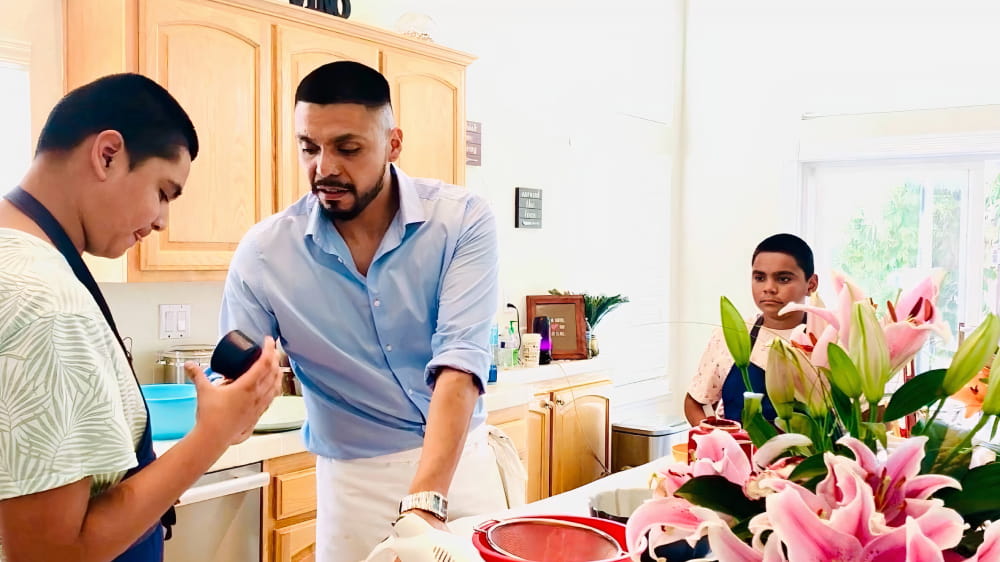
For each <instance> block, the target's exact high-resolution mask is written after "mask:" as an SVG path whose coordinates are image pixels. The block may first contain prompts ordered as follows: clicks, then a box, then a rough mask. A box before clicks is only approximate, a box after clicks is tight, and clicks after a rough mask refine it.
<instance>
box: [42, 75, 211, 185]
mask: <svg viewBox="0 0 1000 562" xmlns="http://www.w3.org/2000/svg"><path fill="white" fill-rule="evenodd" d="M108 130H111V131H118V132H119V133H121V135H122V138H123V139H124V140H125V150H126V151H128V156H129V168H130V169H133V168H135V167H136V166H138V165H139V164H141V163H142V162H144V161H145V160H147V159H149V158H154V157H155V158H163V159H166V160H174V159H175V158H177V156H178V151H179V150H180V149H181V147H184V148H186V149H187V151H188V154H190V155H191V160H194V159H195V157H196V156H198V135H197V134H196V133H195V131H194V125H193V124H192V123H191V118H190V117H188V114H187V113H186V112H185V111H184V108H182V107H181V105H180V104H179V103H177V100H176V99H174V97H173V96H171V95H170V93H169V92H167V90H165V89H164V88H163V86H160V85H159V84H157V83H156V82H154V81H152V80H150V79H149V78H147V77H145V76H142V75H140V74H130V73H129V74H112V75H110V76H105V77H103V78H98V79H97V80H94V81H93V82H91V83H89V84H85V85H83V86H80V87H79V88H77V89H75V90H73V91H71V92H70V93H68V94H66V95H65V96H63V98H62V99H61V100H59V103H57V104H56V106H55V107H54V108H53V109H52V112H51V113H49V118H48V119H47V120H46V121H45V126H44V127H42V132H41V134H40V135H39V136H38V146H37V147H36V148H35V154H36V155H38V154H42V153H44V152H63V151H69V150H72V149H73V148H74V147H76V146H77V145H79V144H80V143H81V142H83V140H84V139H86V138H87V137H89V136H90V135H94V134H97V133H100V132H101V131H108Z"/></svg>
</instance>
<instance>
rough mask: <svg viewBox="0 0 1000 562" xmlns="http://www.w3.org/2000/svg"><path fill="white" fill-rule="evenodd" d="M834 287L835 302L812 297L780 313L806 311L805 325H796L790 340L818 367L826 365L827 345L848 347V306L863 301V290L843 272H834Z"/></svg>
mask: <svg viewBox="0 0 1000 562" xmlns="http://www.w3.org/2000/svg"><path fill="white" fill-rule="evenodd" d="M833 278H834V287H835V288H836V290H837V305H836V307H835V308H826V307H825V306H824V305H823V302H822V301H821V300H820V299H819V298H818V297H817V298H811V299H810V302H809V304H800V303H789V304H787V305H785V307H784V308H782V309H781V311H780V312H779V314H787V313H789V312H794V311H797V310H801V311H804V312H806V313H807V314H808V316H807V317H806V324H805V327H804V328H802V327H800V328H796V331H795V332H793V333H792V336H791V338H790V340H791V341H792V342H793V343H794V344H795V346H796V347H799V348H801V349H803V350H804V351H806V352H808V353H809V354H810V360H811V361H812V364H813V365H815V366H817V367H828V366H829V361H828V360H827V346H828V345H829V344H830V343H839V344H840V345H841V347H843V348H844V349H847V347H848V345H847V344H848V341H849V338H850V332H851V309H852V308H853V306H854V303H855V302H857V301H862V300H865V298H866V297H865V293H864V291H862V290H861V289H860V288H858V286H857V285H855V284H854V282H852V281H851V280H849V279H848V278H847V276H846V275H844V273H843V272H840V271H835V272H834V274H833Z"/></svg>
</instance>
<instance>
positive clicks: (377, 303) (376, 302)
mask: <svg viewBox="0 0 1000 562" xmlns="http://www.w3.org/2000/svg"><path fill="white" fill-rule="evenodd" d="M372 304H373V305H375V306H376V307H379V306H382V301H380V300H378V299H375V300H374V301H372Z"/></svg>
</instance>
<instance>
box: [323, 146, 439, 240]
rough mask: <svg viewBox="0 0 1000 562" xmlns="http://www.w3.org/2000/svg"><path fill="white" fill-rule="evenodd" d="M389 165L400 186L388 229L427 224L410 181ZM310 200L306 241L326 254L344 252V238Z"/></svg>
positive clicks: (418, 197) (397, 169)
mask: <svg viewBox="0 0 1000 562" xmlns="http://www.w3.org/2000/svg"><path fill="white" fill-rule="evenodd" d="M389 166H390V170H389V171H390V178H394V179H395V180H396V184H397V185H398V186H399V211H397V212H396V217H395V218H394V219H393V221H392V223H391V224H390V226H389V228H390V229H392V228H393V224H402V226H403V228H404V229H405V228H406V227H407V226H409V225H411V224H417V225H419V224H422V223H424V222H426V220H427V214H426V212H425V211H424V205H423V202H422V201H421V200H420V194H419V193H417V187H416V185H415V183H414V181H413V178H411V177H410V176H408V175H406V174H405V173H403V172H402V171H401V170H400V169H399V168H397V167H396V165H395V164H389ZM390 181H391V180H390ZM310 197H312V200H311V201H312V207H311V208H310V211H309V223H308V225H307V226H306V231H305V238H306V239H310V238H311V239H312V240H313V242H315V243H316V245H317V246H319V247H320V248H321V249H322V250H323V251H325V252H327V253H329V254H335V255H342V253H343V252H346V251H347V248H346V245H345V244H344V239H343V238H342V237H341V236H340V233H339V232H337V229H336V228H334V227H333V224H332V223H331V222H330V219H328V218H326V217H325V216H324V215H323V212H322V210H321V209H320V204H319V200H318V199H317V198H316V196H315V195H310Z"/></svg>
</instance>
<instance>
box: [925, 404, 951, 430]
mask: <svg viewBox="0 0 1000 562" xmlns="http://www.w3.org/2000/svg"><path fill="white" fill-rule="evenodd" d="M945 400H946V399H945V398H942V399H941V401H940V402H938V406H937V409H936V410H934V414H933V415H931V417H930V419H929V420H927V423H926V424H924V429H929V428H930V427H931V425H933V424H934V420H936V419H937V417H938V414H940V413H941V408H944V401H945Z"/></svg>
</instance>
